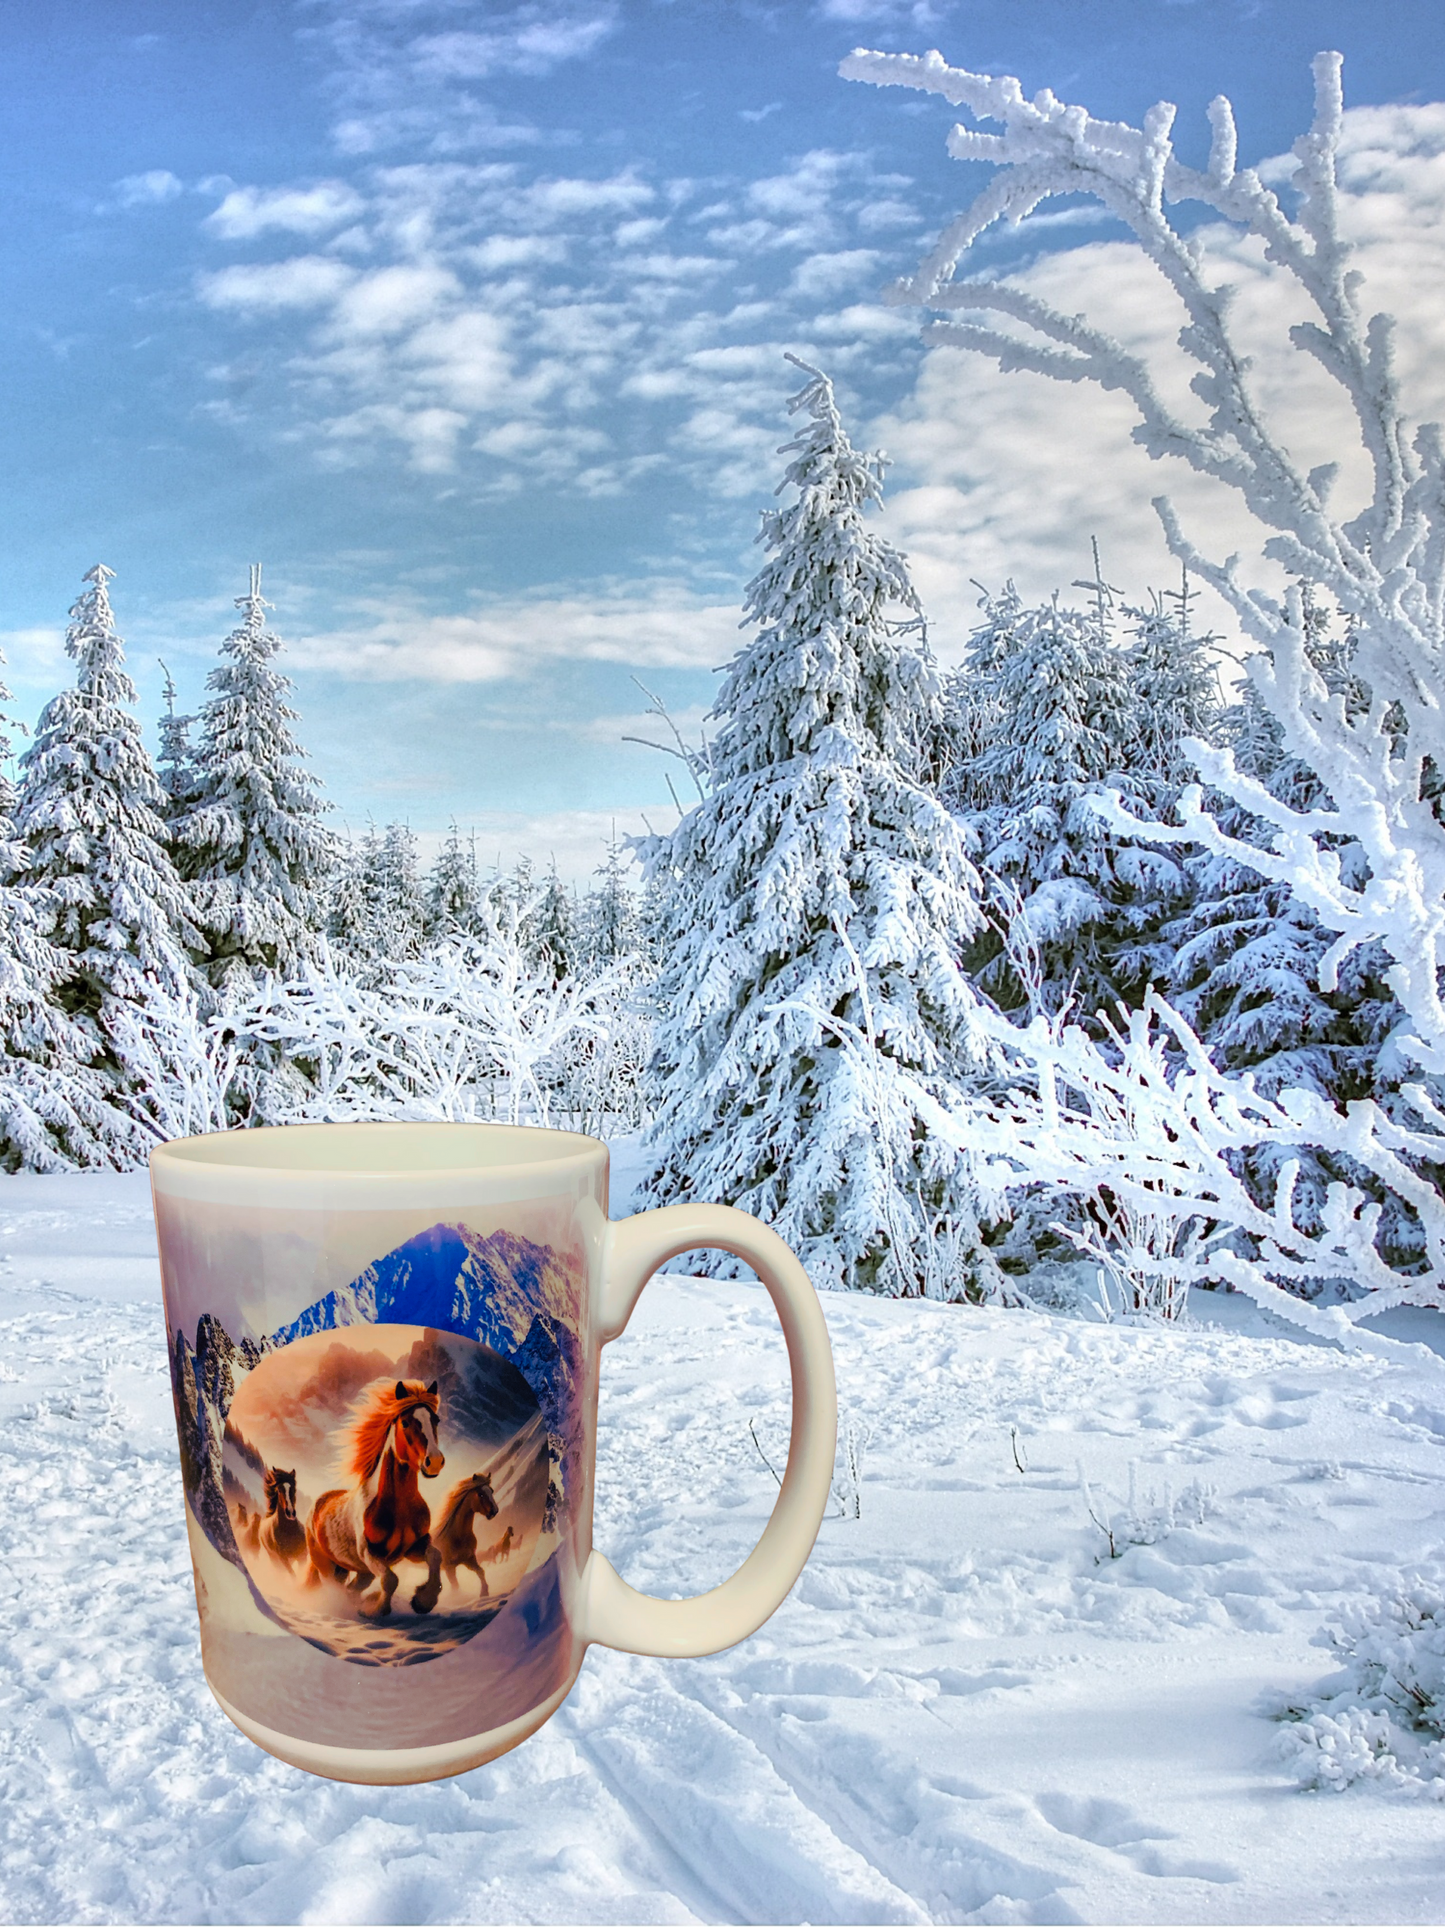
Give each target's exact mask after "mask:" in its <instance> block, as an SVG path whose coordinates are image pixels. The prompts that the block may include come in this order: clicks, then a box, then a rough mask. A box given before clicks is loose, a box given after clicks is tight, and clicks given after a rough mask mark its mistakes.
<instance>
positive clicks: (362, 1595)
mask: <svg viewBox="0 0 1445 1927" xmlns="http://www.w3.org/2000/svg"><path fill="white" fill-rule="evenodd" d="M158 1209H159V1211H160V1212H161V1214H162V1216H163V1217H164V1219H165V1221H166V1223H165V1232H166V1238H167V1249H168V1253H169V1254H171V1262H172V1266H173V1269H174V1267H175V1265H176V1262H177V1257H179V1263H180V1265H182V1266H184V1264H185V1261H186V1256H187V1255H188V1254H189V1255H191V1256H193V1257H194V1259H195V1260H196V1261H197V1263H198V1275H197V1277H196V1279H195V1281H194V1284H195V1291H196V1302H199V1301H200V1299H201V1298H204V1301H205V1303H206V1305H207V1307H208V1308H207V1309H206V1310H205V1311H203V1312H201V1313H200V1314H199V1315H198V1317H197V1319H196V1322H195V1325H194V1327H193V1329H191V1330H187V1329H186V1327H185V1325H184V1324H182V1325H180V1326H179V1328H173V1329H172V1330H171V1331H170V1334H169V1336H170V1355H171V1377H172V1389H173V1391H174V1395H175V1403H176V1413H177V1420H178V1424H179V1427H180V1434H181V1445H182V1466H183V1473H184V1482H185V1487H186V1499H187V1511H188V1514H189V1516H190V1523H191V1537H192V1545H193V1552H194V1553H195V1554H196V1570H197V1576H198V1578H199V1579H200V1580H201V1582H202V1585H203V1586H204V1589H205V1590H204V1593H203V1594H202V1613H203V1616H204V1618H205V1620H206V1621H207V1625H206V1632H207V1640H206V1655H207V1667H208V1670H209V1671H210V1673H211V1675H212V1678H213V1681H214V1683H215V1684H216V1685H217V1686H218V1687H219V1688H220V1689H221V1690H222V1692H224V1693H226V1694H227V1697H228V1698H233V1697H234V1698H235V1702H236V1703H237V1704H238V1705H240V1706H242V1707H243V1708H246V1709H249V1710H250V1711H251V1713H252V1714H253V1715H254V1716H255V1717H256V1718H257V1719H260V1720H262V1721H263V1722H264V1723H266V1724H268V1725H275V1726H278V1727H281V1728H283V1729H285V1730H293V1731H294V1730H295V1729H296V1725H297V1722H298V1720H299V1721H302V1722H305V1723H307V1724H310V1723H312V1721H313V1720H317V1719H324V1723H325V1725H326V1727H327V1729H328V1731H331V1732H335V1733H338V1735H339V1736H345V1737H348V1738H350V1739H351V1740H353V1741H354V1743H355V1744H357V1745H362V1746H365V1745H368V1744H372V1745H374V1744H376V1743H378V1740H379V1738H380V1735H379V1734H378V1733H377V1732H376V1730H375V1725H376V1722H375V1720H374V1718H373V1717H372V1715H371V1713H370V1712H369V1711H368V1710H367V1709H368V1708H369V1707H370V1706H371V1705H373V1704H374V1703H375V1702H374V1700H371V1699H368V1700H367V1701H365V1702H363V1701H362V1700H361V1699H360V1698H358V1697H356V1696H355V1695H353V1694H351V1693H350V1692H348V1691H347V1689H346V1687H345V1685H344V1683H343V1682H344V1680H345V1678H346V1673H347V1671H349V1668H351V1667H366V1668H368V1669H372V1668H387V1669H393V1668H404V1669H406V1674H405V1677H406V1681H407V1692H406V1696H405V1705H404V1707H403V1705H402V1704H401V1703H400V1702H396V1703H395V1704H390V1703H389V1702H383V1703H385V1704H387V1705H388V1711H389V1713H390V1715H391V1718H390V1723H389V1728H388V1737H389V1739H390V1740H391V1743H393V1744H396V1743H398V1742H399V1743H400V1744H406V1743H407V1741H408V1740H413V1739H415V1740H421V1739H422V1738H423V1737H425V1738H426V1739H429V1740H434V1739H435V1738H436V1736H437V1735H438V1732H439V1730H440V1731H441V1732H443V1733H445V1732H446V1731H447V1730H448V1728H449V1726H451V1725H456V1726H457V1727H458V1728H459V1730H460V1729H464V1728H466V1727H468V1726H469V1725H471V1726H475V1724H476V1712H475V1702H476V1701H477V1699H478V1698H479V1697H482V1696H485V1698H486V1700H487V1702H488V1711H489V1716H491V1717H492V1718H493V1720H494V1721H495V1716H496V1714H498V1713H500V1714H502V1715H504V1716H506V1715H509V1714H511V1713H514V1712H521V1711H523V1710H524V1704H525V1703H529V1702H530V1701H532V1700H535V1699H537V1698H541V1697H544V1696H545V1694H546V1692H547V1691H548V1690H549V1689H550V1688H551V1687H552V1686H554V1685H555V1684H556V1683H557V1682H559V1681H560V1680H561V1679H562V1678H563V1677H564V1676H565V1673H566V1671H567V1669H568V1666H569V1664H570V1662H571V1657H572V1655H571V1643H570V1640H569V1637H568V1633H567V1628H566V1627H565V1625H564V1623H563V1622H564V1615H563V1614H562V1612H561V1611H560V1607H559V1600H560V1590H561V1588H560V1585H559V1572H558V1562H559V1553H567V1552H571V1551H572V1550H573V1549H572V1548H571V1547H566V1548H564V1540H565V1539H566V1537H567V1535H568V1533H569V1530H570V1524H571V1519H570V1514H571V1510H572V1508H571V1507H570V1506H569V1499H572V1500H575V1498H576V1495H577V1488H578V1486H579V1483H580V1480H581V1476H582V1470H583V1456H584V1455H583V1453H582V1450H581V1433H582V1415H581V1411H580V1405H579V1392H580V1384H579V1370H578V1367H579V1361H580V1356H581V1346H580V1342H579V1337H578V1324H579V1320H580V1317H581V1311H582V1303H583V1295H584V1294H583V1284H584V1271H583V1265H582V1259H581V1255H580V1253H579V1252H578V1251H577V1249H576V1241H575V1238H572V1237H569V1235H568V1234H569V1231H570V1226H569V1224H568V1223H567V1221H566V1219H567V1214H566V1213H564V1212H561V1211H558V1210H556V1209H555V1207H554V1208H553V1211H552V1213H551V1216H552V1219H553V1222H551V1223H550V1224H533V1225H531V1226H530V1227H529V1230H530V1231H531V1232H532V1233H533V1234H534V1235H531V1236H528V1235H523V1234H520V1233H519V1232H518V1230H517V1229H515V1228H514V1227H513V1226H510V1225H508V1226H499V1225H495V1224H494V1225H490V1226H488V1225H486V1224H480V1225H475V1224H470V1225H469V1224H466V1223H447V1224H442V1223H439V1224H433V1225H430V1226H427V1227H426V1228H424V1229H423V1230H421V1231H420V1232H413V1233H412V1235H411V1236H409V1237H405V1238H402V1239H400V1240H399V1242H397V1243H396V1244H395V1245H394V1246H393V1247H392V1248H391V1249H389V1250H385V1251H383V1252H382V1254H381V1255H379V1256H378V1257H376V1258H375V1259H374V1260H373V1261H372V1262H371V1263H370V1264H368V1265H366V1266H365V1267H364V1268H363V1269H362V1270H361V1271H360V1272H359V1273H357V1274H355V1275H354V1276H352V1277H350V1278H348V1279H347V1280H346V1282H345V1283H344V1284H342V1285H340V1286H334V1287H332V1288H331V1289H329V1290H327V1291H325V1292H323V1293H320V1294H319V1295H318V1296H317V1297H316V1298H314V1299H313V1300H312V1301H311V1302H310V1303H309V1304H305V1305H302V1306H299V1307H295V1309H294V1311H293V1314H292V1315H291V1316H289V1317H286V1318H284V1319H283V1320H282V1321H281V1322H279V1323H277V1324H274V1325H271V1326H270V1328H269V1329H268V1328H267V1324H268V1320H267V1316H266V1314H267V1313H268V1312H270V1313H274V1311H275V1309H276V1304H277V1297H276V1290H275V1286H274V1284H271V1285H268V1286H266V1287H265V1288H264V1289H262V1288H260V1281H261V1279H264V1278H267V1277H269V1278H271V1279H274V1278H275V1277H276V1276H277V1274H278V1272H279V1270H280V1264H279V1262H278V1259H279V1256H280V1254H281V1253H282V1252H283V1251H284V1252H285V1253H286V1254H287V1257H288V1259H293V1260H294V1257H295V1255H296V1254H297V1253H298V1251H305V1250H307V1249H308V1247H310V1248H312V1249H311V1254H310V1256H311V1262H310V1263H309V1264H303V1265H302V1266H301V1267H300V1272H301V1275H303V1276H304V1275H306V1273H307V1272H308V1271H309V1272H310V1273H311V1274H312V1275H315V1273H316V1270H317V1268H318V1267H325V1266H326V1263H327V1258H326V1255H325V1245H326V1242H327V1230H328V1227H326V1226H324V1225H319V1224H317V1223H315V1222H314V1221H313V1222H306V1221H305V1220H304V1219H303V1218H301V1217H299V1216H297V1217H296V1218H295V1221H294V1222H292V1223H289V1224H288V1223H285V1222H283V1214H282V1213H281V1212H268V1213H267V1214H266V1220H267V1222H266V1224H265V1229H264V1233H263V1239H262V1240H257V1239H256V1237H255V1234H254V1227H253V1228H252V1231H251V1237H250V1243H249V1246H248V1245H247V1244H246V1243H245V1242H243V1243H242V1244H241V1245H240V1246H239V1247H238V1248H239V1249H240V1250H243V1251H244V1250H247V1249H250V1251H251V1253H252V1257H253V1262H255V1264H256V1270H257V1274H258V1275H256V1276H253V1277H252V1278H250V1279H247V1278H245V1277H244V1276H242V1277H237V1278H236V1279H234V1280H233V1281H232V1283H231V1289H230V1290H229V1291H222V1290H221V1289H220V1286H221V1283H222V1281H221V1280H220V1279H218V1278H217V1276H216V1269H217V1267H216V1265H215V1262H214V1261H215V1256H216V1247H215V1245H214V1243H213V1242H212V1241H211V1240H207V1239H192V1240H190V1241H188V1240H187V1238H186V1235H185V1219H186V1216H187V1205H186V1203H185V1201H183V1200H180V1199H175V1198H165V1199H163V1200H161V1201H159V1203H158ZM212 1215H213V1214H212ZM375 1215H376V1216H377V1217H378V1218H379V1217H381V1216H382V1215H383V1214H380V1213H378V1214H375ZM513 1215H514V1216H515V1214H513ZM535 1215H536V1214H535V1213H534V1216H535ZM398 1228H399V1229H400V1228H403V1227H398ZM348 1231H349V1232H350V1233H351V1235H354V1222H353V1221H350V1220H349V1221H348ZM376 1231H377V1233H378V1234H380V1236H382V1237H384V1236H385V1230H384V1228H383V1226H382V1225H380V1224H378V1225H377V1227H376ZM539 1231H540V1232H550V1234H551V1236H550V1238H543V1237H539V1236H537V1235H535V1234H536V1233H537V1232H539ZM258 1243H261V1246H262V1248H261V1249H259V1250H257V1249H256V1245H257V1244H258ZM318 1247H319V1248H318ZM201 1272H204V1273H205V1278H204V1284H202V1279H201V1276H200V1273H201ZM187 1282H188V1281H186V1280H185V1279H183V1278H181V1277H177V1276H173V1277H172V1280H171V1285H172V1289H171V1292H170V1296H169V1300H168V1302H173V1303H176V1304H183V1303H184V1302H185V1299H186V1296H187V1295H188V1294H187V1291H186V1284H187ZM227 1298H229V1300H230V1304H229V1308H228V1309H226V1310H223V1309H222V1307H223V1306H224V1305H225V1302H226V1299H227ZM284 1309H288V1310H290V1309H291V1307H285V1308H284ZM198 1540H199V1541H201V1542H203V1548H202V1547H198V1545H197V1541H198ZM568 1563H570V1561H569V1562H568ZM228 1568H229V1571H228V1570H227V1569H228ZM238 1581H240V1582H242V1583H243V1585H244V1590H245V1595H246V1596H245V1597H244V1598H243V1597H242V1596H241V1594H240V1593H239V1592H238V1591H237V1582H238ZM263 1629H264V1630H263ZM279 1633H285V1634H289V1635H290V1636H291V1638H290V1639H279V1638H277V1637H275V1635H276V1634H279ZM298 1642H299V1643H300V1644H302V1645H304V1647H305V1648H306V1649H309V1651H311V1652H312V1653H314V1654H316V1655H317V1656H323V1655H324V1656H325V1657H324V1659H320V1660H319V1663H318V1661H315V1660H312V1661H308V1660H306V1659H305V1658H304V1657H302V1656H301V1655H299V1654H298V1653H297V1651H296V1644H297V1643H298ZM463 1648H468V1649H470V1651H469V1657H468V1665H467V1669H466V1680H467V1688H468V1690H467V1691H466V1692H464V1693H460V1694H459V1693H458V1691H457V1678H456V1676H455V1673H454V1667H451V1666H448V1665H446V1664H444V1663H443V1662H446V1661H447V1660H449V1659H451V1658H452V1657H453V1656H455V1655H458V1654H459V1653H460V1652H461V1650H462V1649H463ZM493 1658H494V1664H489V1663H488V1662H489V1660H492V1659H493ZM337 1662H341V1663H342V1664H343V1668H344V1670H343V1672H342V1674H341V1675H340V1676H339V1677H338V1675H337V1674H336V1673H335V1672H334V1671H333V1670H332V1669H333V1668H334V1667H335V1666H336V1664H337ZM433 1665H435V1666H437V1668H438V1671H437V1691H436V1693H434V1694H433V1693H430V1692H428V1691H427V1690H426V1689H425V1681H424V1679H423V1678H422V1677H421V1676H420V1675H418V1674H417V1672H416V1671H415V1669H416V1668H417V1667H419V1666H427V1667H431V1666H433ZM228 1688H229V1691H228V1690H227V1689H228ZM488 1689H490V1690H488ZM514 1701H515V1702H518V1703H517V1704H516V1705H515V1706H513V1705H512V1702H514ZM268 1715H269V1717H268ZM412 1729H414V1731H413V1730H412Z"/></svg>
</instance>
